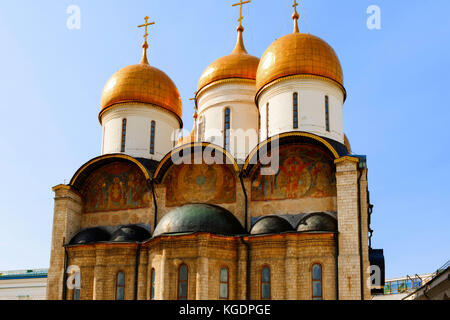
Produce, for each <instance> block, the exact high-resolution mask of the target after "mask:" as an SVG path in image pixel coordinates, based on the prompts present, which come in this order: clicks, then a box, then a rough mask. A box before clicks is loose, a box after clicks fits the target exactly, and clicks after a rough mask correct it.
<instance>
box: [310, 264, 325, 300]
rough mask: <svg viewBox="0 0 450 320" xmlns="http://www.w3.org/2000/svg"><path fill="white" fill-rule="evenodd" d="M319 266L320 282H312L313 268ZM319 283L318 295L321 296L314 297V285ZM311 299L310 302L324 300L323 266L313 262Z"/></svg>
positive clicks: (312, 278)
mask: <svg viewBox="0 0 450 320" xmlns="http://www.w3.org/2000/svg"><path fill="white" fill-rule="evenodd" d="M315 266H319V267H320V280H314V267H315ZM315 282H320V293H321V296H315V295H314V283H315ZM311 297H312V300H324V299H323V265H322V263H320V262H314V263H313V264H312V265H311Z"/></svg>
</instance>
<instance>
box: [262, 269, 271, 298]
mask: <svg viewBox="0 0 450 320" xmlns="http://www.w3.org/2000/svg"><path fill="white" fill-rule="evenodd" d="M270 290H271V289H270V268H269V267H264V268H263V269H262V272H261V299H262V300H269V299H270V297H271V292H270Z"/></svg>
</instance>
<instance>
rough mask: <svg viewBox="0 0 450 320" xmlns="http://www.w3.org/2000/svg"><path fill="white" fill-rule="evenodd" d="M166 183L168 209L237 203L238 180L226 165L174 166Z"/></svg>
mask: <svg viewBox="0 0 450 320" xmlns="http://www.w3.org/2000/svg"><path fill="white" fill-rule="evenodd" d="M163 183H164V184H165V185H166V206H167V207H174V206H180V205H183V204H187V203H212V204H214V203H233V202H235V201H236V178H235V176H234V173H233V172H232V171H231V170H230V169H229V168H228V167H227V166H224V165H207V164H190V165H180V166H173V167H172V168H170V170H169V171H168V173H167V175H166V176H165V178H164V181H163Z"/></svg>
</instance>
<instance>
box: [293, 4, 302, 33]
mask: <svg viewBox="0 0 450 320" xmlns="http://www.w3.org/2000/svg"><path fill="white" fill-rule="evenodd" d="M297 6H298V3H297V0H294V5H293V7H294V14H293V15H292V19H294V33H299V32H300V31H299V29H298V19H299V18H300V15H299V14H298V12H297Z"/></svg>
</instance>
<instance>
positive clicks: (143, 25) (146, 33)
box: [138, 17, 155, 43]
mask: <svg viewBox="0 0 450 320" xmlns="http://www.w3.org/2000/svg"><path fill="white" fill-rule="evenodd" d="M144 19H145V24H141V25H140V26H138V28H142V27H145V34H144V38H145V42H146V43H147V37H148V29H147V28H148V27H149V26H152V25H154V24H155V23H154V22H150V23H149V22H148V19H149V17H145V18H144Z"/></svg>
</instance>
